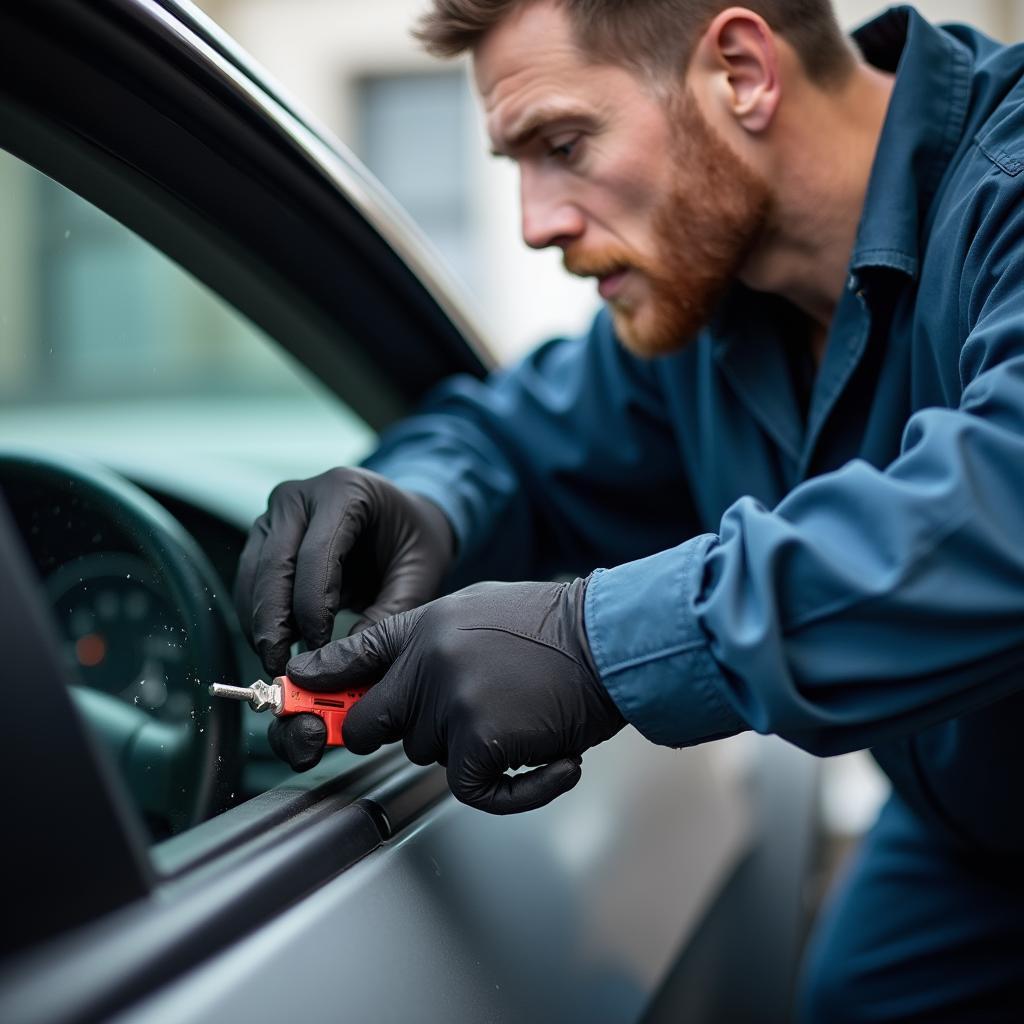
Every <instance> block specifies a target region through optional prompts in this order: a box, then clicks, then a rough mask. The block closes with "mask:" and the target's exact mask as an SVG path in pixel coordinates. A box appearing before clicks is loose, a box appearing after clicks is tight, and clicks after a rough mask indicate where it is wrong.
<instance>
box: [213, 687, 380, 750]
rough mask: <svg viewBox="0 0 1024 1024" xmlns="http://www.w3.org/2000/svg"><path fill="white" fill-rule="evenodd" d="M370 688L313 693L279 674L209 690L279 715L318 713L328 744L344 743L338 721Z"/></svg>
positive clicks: (256, 708)
mask: <svg viewBox="0 0 1024 1024" xmlns="http://www.w3.org/2000/svg"><path fill="white" fill-rule="evenodd" d="M368 689H369V687H368V686H363V687H353V688H352V689H350V690H340V691H339V692H337V693H315V692H314V691H312V690H304V689H302V687H301V686H296V685H295V684H294V683H293V682H292V681H291V680H290V679H289V678H288V677H287V676H278V677H277V678H276V679H275V680H274V681H273V682H272V683H265V682H264V681H263V680H262V679H257V680H256V682H255V683H253V684H252V686H226V685H225V684H224V683H214V684H213V685H212V686H211V687H210V693H211V694H212V695H213V696H214V697H227V698H228V699H229V700H244V701H246V703H248V705H249V707H251V708H252V709H253V711H267V710H270V711H273V712H274V714H275V715H277V716H278V717H279V718H280V717H281V716H283V715H298V714H300V713H302V712H304V711H305V712H310V713H312V714H314V715H319V717H320V718H322V719H323V721H324V725H326V726H327V746H329V747H343V746H344V745H345V742H344V740H342V738H341V724H342V722H344V721H345V716H346V715H347V714H348V713H349V710H350V709H351V707H352V705H353V704H355V702H356V701H357V700H359V698H360V697H362V696H363V694H364V693H366V691H367V690H368Z"/></svg>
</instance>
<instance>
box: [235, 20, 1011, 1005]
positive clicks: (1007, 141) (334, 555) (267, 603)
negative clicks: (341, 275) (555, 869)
mask: <svg viewBox="0 0 1024 1024" xmlns="http://www.w3.org/2000/svg"><path fill="white" fill-rule="evenodd" d="M419 36H420V38H421V39H422V40H423V42H424V43H425V44H426V46H427V48H428V49H429V50H430V51H431V52H432V53H434V54H437V55H440V56H446V57H448V56H454V55H456V54H459V53H463V52H468V53H470V54H471V56H472V61H473V74H474V79H475V83H476V87H477V90H478V92H479V95H480V98H481V100H482V103H483V108H484V111H485V115H486V120H487V130H488V133H489V135H490V138H491V143H492V146H493V149H494V151H495V153H496V154H498V155H499V156H501V157H505V158H508V159H511V160H513V161H515V163H516V164H517V165H518V168H519V172H520V176H521V193H522V194H521V202H522V230H523V236H524V238H525V240H526V241H527V243H528V244H530V245H531V246H535V247H537V248H541V247H545V246H558V247H559V248H560V249H561V250H562V252H563V254H564V258H565V264H566V266H567V267H568V268H569V269H570V270H571V271H573V272H574V273H577V274H584V275H589V276H593V277H594V278H596V280H597V282H598V290H599V291H600V293H601V295H602V297H603V298H604V299H605V300H606V302H607V309H606V310H605V311H603V312H602V313H601V314H600V315H599V316H598V317H597V318H596V320H595V321H594V323H593V326H592V328H591V329H590V331H589V333H588V334H587V335H586V336H585V337H583V338H575V339H558V340H555V341H552V342H549V343H547V344H546V345H543V346H541V347H540V348H538V349H537V350H536V351H535V352H533V353H532V354H531V355H529V356H527V357H526V358H525V359H524V360H523V361H522V362H520V363H519V364H518V365H515V366H513V367H511V368H509V369H506V370H503V371H501V372H498V373H496V374H494V375H493V376H492V377H491V378H490V379H489V380H487V381H486V382H483V383H481V382H477V381H475V380H465V379H459V380H453V381H451V382H450V383H448V384H447V385H445V386H443V387H442V388H441V389H440V390H439V391H438V392H437V393H436V394H435V395H434V397H433V399H432V400H431V402H430V404H429V405H428V407H427V408H425V409H424V410H423V411H422V412H421V413H420V414H419V415H417V416H416V417H414V418H412V419H410V420H408V421H405V422H403V423H402V424H400V425H399V426H398V427H396V428H395V429H394V430H393V431H391V432H390V434H388V435H387V436H386V437H385V438H384V439H383V443H382V444H381V446H380V449H379V450H378V451H377V452H376V453H375V454H374V455H373V456H372V457H371V458H370V459H369V460H368V462H367V464H366V468H363V469H341V470H336V471H333V472H332V473H329V474H325V475H323V476H321V477H317V478H315V479H313V480H309V481H304V482H296V483H289V484H286V485H282V487H281V488H279V489H278V490H277V491H275V493H274V495H273V496H272V497H271V501H270V507H269V509H268V512H267V513H266V514H265V515H264V516H263V517H261V519H260V520H258V521H257V524H256V526H255V527H254V529H253V533H252V535H251V537H250V541H249V544H248V546H247V549H246V552H245V554H244V556H243V560H242V565H241V569H240V575H239V584H238V590H237V596H238V602H239V607H240V611H241V614H242V619H243V622H244V623H245V625H246V627H247V629H248V630H249V631H250V635H251V638H252V639H253V642H254V643H255V645H256V648H257V650H258V652H259V653H260V655H261V657H262V658H263V660H264V662H265V663H266V667H267V669H268V671H271V672H273V673H280V672H283V671H284V670H285V669H287V672H288V674H289V675H290V676H291V677H292V678H293V679H294V680H296V681H297V682H299V683H301V684H302V685H304V686H307V687H310V688H313V689H329V690H335V689H340V688H342V687H344V686H345V685H349V684H351V683H354V682H356V681H366V680H369V681H372V682H375V683H376V685H375V686H374V687H373V688H372V689H371V690H370V691H369V693H368V694H367V696H366V697H365V698H364V699H363V700H362V702H361V703H360V704H359V705H357V706H356V708H355V709H354V710H353V711H352V712H351V714H350V715H349V717H348V719H347V721H346V723H345V731H344V735H345V741H346V743H347V745H348V747H349V748H350V749H351V750H353V751H355V752H357V753H366V752H370V751H372V750H375V749H376V748H377V747H378V746H380V745H381V744H383V743H389V742H393V741H396V740H399V739H401V740H403V741H404V744H405V749H406V751H407V753H408V755H409V757H410V758H411V759H412V760H413V761H415V762H416V763H419V764H429V763H433V762H435V761H436V762H439V763H441V764H444V765H446V766H447V771H448V778H449V782H450V785H451V789H452V792H453V793H454V794H455V796H456V797H458V798H459V799H461V800H463V801H465V802H467V803H469V804H471V805H473V806H476V807H480V808H483V809H485V810H488V811H492V812H495V813H508V812H513V811H524V810H528V809H530V808H533V807H538V806H540V805H542V804H544V803H546V802H548V801H550V800H552V799H553V798H554V797H556V796H558V795H559V794H561V793H563V792H565V791H566V790H568V789H569V788H571V787H572V786H574V785H575V784H576V783H577V781H578V780H579V778H580V772H581V760H582V755H583V753H584V751H585V750H586V749H587V748H588V747H590V746H593V745H594V744H596V743H600V742H601V741H603V740H605V739H607V738H608V737H610V736H611V735H613V734H614V733H615V732H616V731H617V730H619V729H620V728H622V726H623V725H624V724H626V723H627V722H628V723H629V724H631V725H632V726H634V727H635V728H637V729H639V730H640V731H641V732H642V733H643V734H644V735H645V736H647V737H648V738H649V739H650V740H651V741H652V742H655V743H661V744H668V745H671V746H676V747H679V746H686V745H690V744H695V743H703V742H706V741H709V740H713V739H716V738H719V737H724V736H730V735H733V734H735V733H737V732H740V731H742V730H746V729H754V730H757V731H758V732H762V733H776V734H778V735H779V736H782V737H783V738H784V739H786V740H789V741H790V742H792V743H794V744H797V745H798V746H800V747H802V748H804V749H805V750H809V751H812V752H814V753H816V754H819V755H830V754H837V753H840V752H844V751H850V750H856V749H861V748H867V747H870V748H873V750H874V753H875V756H876V757H877V759H878V761H879V762H880V763H881V764H882V766H883V767H884V769H885V770H886V772H887V773H888V774H889V777H890V778H891V780H892V782H893V790H894V792H893V796H892V798H891V799H890V801H889V802H888V804H887V805H886V807H885V809H884V810H883V811H882V814H881V816H880V819H879V821H878V823H877V824H876V826H875V827H874V829H873V831H872V833H871V834H870V836H869V838H868V840H867V843H866V844H865V848H864V850H863V852H862V854H861V856H860V859H859V860H858V862H857V864H856V866H855V867H854V868H853V870H852V871H851V873H850V875H849V877H848V879H847V882H846V888H845V890H844V892H843V893H842V894H841V895H840V896H839V898H838V900H837V901H836V902H835V903H834V904H833V909H832V910H831V911H830V912H829V914H828V916H827V917H826V919H825V921H824V922H823V924H822V925H821V927H820V929H819V932H818V937H817V939H816V940H815V942H814V944H813V946H812V951H811V956H810V959H809V965H810V966H809V968H808V971H807V975H806V976H807V985H806V988H805V991H804V995H803V1001H802V1008H803V1013H804V1015H805V1016H806V1017H807V1019H811V1020H821V1021H829V1022H839V1021H847V1020H871V1021H889V1020H893V1021H895V1020H900V1021H908V1020H921V1021H924V1020H928V1021H933V1020H940V1019H941V1020H943V1021H953V1020H957V1021H959V1020H964V1021H967V1020H970V1021H973V1022H977V1021H983V1020H984V1021H989V1020H1009V1019H1019V1014H1020V1012H1021V1009H1020V1008H1021V1007H1022V1006H1024V956H1022V954H1024V893H1022V888H1021V882H1020V877H1019V876H1020V872H1019V864H1020V858H1021V855H1022V853H1024V815H1022V814H1021V812H1020V807H1021V802H1020V791H1021V783H1022V781H1024V779H1022V775H1024V773H1022V765H1024V757H1022V755H1021V753H1020V745H1019V740H1018V736H1019V732H1020V729H1021V726H1022V724H1024V693H1022V690H1024V627H1022V622H1024V542H1022V541H1024V537H1022V530H1021V523H1022V522H1024V288H1022V287H1021V283H1022V275H1024V203H1022V202H1021V197H1022V195H1024V174H1021V171H1022V170H1024V74H1022V72H1024V52H1022V50H1021V49H1020V48H1013V47H1003V46H1000V45H998V44H996V43H994V42H993V41H992V40H990V39H988V38H986V37H984V36H983V35H981V34H980V33H978V32H976V31H973V30H971V29H969V28H967V27H964V26H954V27H949V28H942V29H940V28H936V27H934V26H932V25H930V24H928V23H927V22H926V21H925V20H924V19H923V18H921V17H920V16H919V15H918V14H917V13H916V12H915V11H914V10H912V9H911V8H898V9H894V10H892V11H890V12H888V13H886V14H884V15H883V16H882V17H880V18H879V19H877V20H876V21H874V22H872V23H870V24H868V25H866V26H865V27H864V28H862V29H861V30H859V31H858V32H857V33H856V35H855V36H854V41H853V43H851V42H850V41H849V40H846V39H845V38H844V37H843V36H842V35H841V34H840V32H839V30H838V28H837V26H836V22H835V19H834V16H833V14H832V11H831V9H830V6H829V4H828V2H827V0H751V2H750V3H747V4H746V5H745V6H742V7H738V6H729V5H728V4H726V3H724V2H719V0H635V2H630V3H623V2H615V0H434V4H433V8H432V10H431V11H430V12H429V13H428V14H427V15H426V16H425V18H424V20H423V21H422V22H421V24H420V27H419ZM597 566H606V567H608V568H604V569H598V568H596V567H597ZM565 572H568V573H570V574H578V577H577V578H576V579H574V580H572V582H568V583H547V582H543V583H496V582H488V583H480V584H477V585H476V586H473V587H470V588H468V589H465V590H460V591H457V592H455V593H452V594H449V595H448V596H446V597H442V598H439V599H437V600H435V601H432V602H431V603H429V604H425V605H424V604H423V602H424V601H427V600H429V599H430V598H432V597H433V596H434V595H435V593H436V592H437V591H438V589H439V587H440V585H441V581H442V578H443V577H445V576H446V575H447V576H448V577H449V579H457V580H459V581H463V582H465V581H469V580H471V579H478V580H479V579H489V580H500V579H523V578H524V577H525V578H531V577H532V578H535V579H550V578H552V576H553V575H555V574H556V573H565ZM342 604H345V605H346V606H349V607H353V606H354V607H356V608H359V609H362V610H363V621H362V622H361V624H360V625H361V626H363V627H365V628H363V629H362V630H361V631H359V632H356V633H355V634H354V635H352V636H350V637H348V638H347V639H344V640H340V641H335V642H333V643H329V642H328V641H329V639H330V634H331V625H332V622H333V618H334V614H335V612H336V611H337V610H338V608H339V607H340V606H341V605H342ZM300 636H301V638H303V639H305V641H306V642H307V643H308V644H309V645H310V647H311V648H312V650H311V651H310V652H309V653H306V654H302V655H299V656H297V657H295V658H292V659H291V660H290V661H289V660H288V651H289V645H290V643H291V642H292V641H293V640H295V639H297V638H299V637H300ZM272 728H273V730H274V734H273V741H274V743H275V745H276V749H278V751H279V752H280V753H281V754H282V756H284V757H286V758H287V759H288V760H289V761H290V762H291V763H292V765H293V766H294V767H297V768H302V767H308V766H310V765H311V764H312V763H315V761H316V759H317V758H318V757H319V754H320V750H321V749H322V745H323V730H322V726H321V724H320V723H319V720H318V719H315V718H302V717H297V718H295V719H293V720H289V721H285V722H275V723H274V725H273V726H272ZM523 765H527V766H533V770H532V771H529V772H525V773H522V774H518V775H515V776H512V777H510V776H508V775H506V774H505V772H506V771H507V770H508V769H509V768H518V767H520V766H523Z"/></svg>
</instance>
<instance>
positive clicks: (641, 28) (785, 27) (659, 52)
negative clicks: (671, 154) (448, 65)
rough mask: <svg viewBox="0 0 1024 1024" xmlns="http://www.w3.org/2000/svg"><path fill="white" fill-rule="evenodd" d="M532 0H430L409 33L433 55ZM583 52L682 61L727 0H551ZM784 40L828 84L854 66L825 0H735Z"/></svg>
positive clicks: (662, 65)
mask: <svg viewBox="0 0 1024 1024" xmlns="http://www.w3.org/2000/svg"><path fill="white" fill-rule="evenodd" d="M529 2H533V0H433V7H432V9H431V10H430V11H428V12H427V13H426V14H424V15H423V17H422V18H421V19H420V21H419V23H418V24H417V26H416V28H415V30H414V31H413V35H414V36H415V37H416V38H417V39H418V40H419V41H420V42H421V43H422V44H423V46H424V48H425V49H426V50H427V52H429V53H431V54H433V55H434V56H435V57H455V56H458V54H460V53H464V52H466V51H467V50H471V49H473V47H474V46H476V45H477V43H479V42H480V40H481V39H483V37H484V36H485V35H486V34H487V33H488V32H489V31H490V30H491V29H492V28H494V27H495V26H496V25H497V24H499V22H501V21H503V20H504V19H505V18H506V17H508V15H509V14H511V13H512V11H513V10H515V9H516V8H518V7H521V6H522V5H523V4H524V3H529ZM555 2H556V3H558V4H559V5H560V6H561V7H563V8H565V10H566V12H567V13H568V16H569V21H570V23H571V25H572V28H573V32H574V33H575V35H576V40H577V42H578V44H579V46H580V48H581V49H582V50H583V52H584V53H586V54H588V55H590V56H593V57H595V58H597V59H599V60H607V61H609V62H611V63H614V64H622V65H625V66H626V67H629V68H631V69H632V70H634V71H636V72H639V73H641V74H646V75H652V76H655V77H662V76H664V75H671V74H673V72H678V71H679V70H680V69H681V68H685V67H686V66H687V65H688V64H689V61H690V57H691V56H692V55H693V50H694V47H695V46H696V45H697V40H698V39H699V38H700V36H701V35H702V34H703V33H704V31H705V30H706V29H707V27H708V25H710V24H711V22H712V21H713V20H714V18H715V16H716V15H717V14H718V13H719V12H720V11H724V10H725V9H726V8H727V7H731V6H733V5H734V4H733V3H730V2H728V0H555ZM739 5H740V6H743V7H746V8H747V9H748V10H751V11H754V12H755V13H757V14H759V15H761V17H762V18H764V20H765V21H766V22H767V23H768V25H769V26H770V27H771V28H772V30H773V31H775V32H778V33H779V35H781V36H783V37H784V38H785V39H787V40H788V41H789V43H790V44H791V45H792V46H793V48H794V49H795V50H796V52H797V54H798V55H799V57H800V60H801V62H802V63H803V66H804V69H805V70H806V72H807V74H808V77H810V78H811V79H812V80H813V81H815V82H817V83H819V84H821V85H828V84H832V83H837V82H841V81H842V80H844V79H845V78H846V77H847V74H848V73H849V71H850V70H851V69H852V68H853V64H854V56H853V50H852V49H851V47H850V45H849V44H848V43H847V41H846V38H845V36H844V35H843V33H842V31H841V30H840V28H839V24H838V22H837V21H836V17H835V13H834V11H833V10H832V3H831V0H746V2H743V0H739Z"/></svg>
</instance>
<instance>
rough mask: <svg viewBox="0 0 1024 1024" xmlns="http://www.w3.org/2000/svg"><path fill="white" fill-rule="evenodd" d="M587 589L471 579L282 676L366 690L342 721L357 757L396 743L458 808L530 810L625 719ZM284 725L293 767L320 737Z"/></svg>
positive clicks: (300, 660)
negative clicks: (447, 790) (600, 664)
mask: <svg viewBox="0 0 1024 1024" xmlns="http://www.w3.org/2000/svg"><path fill="white" fill-rule="evenodd" d="M585 588H586V580H575V581H574V582H573V583H479V584H476V585H475V586H472V587H468V588H467V589H465V590H460V591H459V592H458V593H455V594H450V595H449V596H447V597H442V598H440V599H439V600H437V601H433V602H432V603H430V604H428V605H424V606H423V607H421V608H416V609H414V610H413V611H409V612H405V613H403V614H401V615H396V616H394V617H392V618H389V619H385V620H383V621H382V622H380V623H378V624H377V625H375V626H370V627H368V628H367V629H364V630H363V631H362V632H360V633H357V634H355V635H353V636H350V637H348V638H347V639H345V640H338V641H335V642H334V643H331V644H328V645H327V646H326V647H322V648H320V649H319V650H316V651H310V652H308V653H306V654H300V655H297V656H296V657H294V658H292V660H291V661H290V662H289V663H288V667H287V671H288V675H289V677H290V678H291V679H292V680H293V681H294V682H296V683H298V684H299V685H300V686H303V687H305V688H307V689H310V690H339V689H343V688H344V687H345V686H350V685H354V684H356V683H361V684H364V685H365V684H367V683H373V684H375V685H373V686H372V688H371V689H370V691H369V692H368V693H367V694H366V696H365V697H363V698H362V700H361V701H360V702H359V703H358V704H356V705H355V707H354V708H352V710H351V711H350V712H349V713H348V717H347V718H346V719H345V725H344V730H343V732H344V737H345V745H346V746H347V747H348V748H349V749H350V750H351V751H353V752H354V753H357V754H369V753H372V752H373V751H374V750H376V749H377V748H378V747H379V746H380V745H381V744H383V743H391V742H394V741H395V740H402V741H403V744H404V746H405V752H406V754H408V756H409V759H410V760H411V761H413V762H415V763H416V764H423V765H426V764H432V763H434V762H435V761H436V762H438V763H440V764H443V765H445V766H447V769H448V784H449V786H450V787H451V791H452V793H454V794H455V796H456V797H458V799H459V800H461V801H463V802H464V803H467V804H470V805H471V806H473V807H478V808H481V809H482V810H485V811H490V812H492V813H494V814H508V813H511V812H514V811H527V810H531V809H532V808H535V807H541V806H543V805H544V804H546V803H548V802H549V801H550V800H553V799H554V798H555V797H556V796H559V795H560V794H562V793H565V792H566V791H568V790H569V789H572V787H573V786H575V785H576V783H577V782H578V781H579V779H580V765H581V759H582V754H583V752H584V751H585V750H587V749H588V748H589V747H592V746H594V745H595V744H598V743H601V742H602V741H603V740H606V739H608V738H609V737H610V736H613V735H614V734H615V733H616V732H618V731H619V729H621V728H622V726H623V725H624V724H625V719H623V717H622V715H621V714H620V713H619V710H618V708H616V706H615V704H614V703H613V701H612V699H611V697H609V696H608V693H607V692H606V690H605V689H604V687H603V685H602V684H601V681H600V679H599V678H598V676H597V673H596V671H595V670H594V668H593V664H592V662H591V657H590V649H589V647H588V645H587V638H586V633H585V630H584V626H583V595H584V591H585ZM297 717H301V716H297ZM294 729H295V736H294V737H291V740H293V742H289V743H286V742H284V738H283V737H284V734H283V732H282V734H281V737H282V742H281V744H280V746H279V747H278V748H277V749H278V750H279V753H281V754H282V756H284V757H285V758H286V759H287V760H290V761H292V763H293V764H295V760H302V759H308V757H309V756H310V754H311V750H310V748H311V746H315V745H316V743H317V738H316V737H312V736H307V737H303V736H300V735H299V730H301V726H300V725H298V724H296V725H295V726H294ZM290 734H291V729H289V733H288V735H289V737H290ZM319 742H321V743H322V740H320V741H319ZM314 763H315V762H314ZM524 765H527V766H530V767H532V768H533V769H534V770H533V771H530V772H524V773H523V774H521V775H515V776H511V777H510V776H507V775H505V772H506V771H507V770H509V769H512V770H515V769H518V768H520V767H522V766H524ZM295 766H296V767H300V765H299V764H295Z"/></svg>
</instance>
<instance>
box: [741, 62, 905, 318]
mask: <svg viewBox="0 0 1024 1024" xmlns="http://www.w3.org/2000/svg"><path fill="white" fill-rule="evenodd" d="M894 82H895V77H894V76H893V75H890V74H884V73H883V72H880V71H878V70H876V69H875V68H873V67H870V66H869V65H866V64H861V65H858V67H857V70H856V71H855V72H854V74H853V75H852V76H851V79H850V81H849V82H847V83H846V84H845V85H844V86H843V88H842V89H841V90H840V91H839V92H835V93H823V92H820V91H818V90H815V89H812V88H810V87H806V88H805V92H804V94H803V95H801V96H799V97H794V99H795V102H792V103H790V104H789V105H788V108H789V110H788V115H784V116H783V117H782V118H780V124H779V132H778V136H777V138H776V140H775V150H776V152H777V153H778V154H779V157H778V166H777V169H776V173H775V175H774V181H775V182H776V188H775V197H774V204H773V209H772V215H771V218H770V222H769V224H768V226H767V227H766V230H765V233H764V235H763V236H762V241H761V243H760V244H759V246H758V248H757V250H756V252H755V253H754V255H753V256H752V257H751V259H750V260H749V261H748V263H747V265H746V266H745V267H744V270H743V274H742V279H743V281H744V283H745V284H747V285H749V286H750V287H752V288H755V289H757V290H758V291H767V292H773V293H774V294H777V295H781V296H783V297H784V298H787V299H789V300H790V301H791V302H792V303H793V304H794V305H795V306H797V308H799V309H801V310H803V311H804V312H805V313H806V314H807V315H808V316H809V317H810V318H811V320H812V321H813V322H814V323H815V324H817V325H819V327H821V328H822V329H823V330H824V331H826V332H827V329H828V325H829V324H830V323H831V320H832V314H833V312H834V310H835V307H836V303H837V302H838V301H839V297H840V295H841V294H842V291H843V288H844V287H845V285H846V280H847V276H848V268H849V262H850V255H851V252H852V250H853V245H854V240H855V238H856V234H857V226H858V224H859V223H860V217H861V212H862V210H863V208H864V199H865V196H866V194H867V187H868V179H869V177H870V175H871V167H872V164H873V162H874V157H875V151H876V149H877V147H878V140H879V138H880V136H881V133H882V125H883V124H884V122H885V115H886V111H887V109H888V105H889V98H890V96H891V95H892V88H893V84H894ZM819 334H820V335H821V337H822V338H823V337H824V333H822V332H819Z"/></svg>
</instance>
